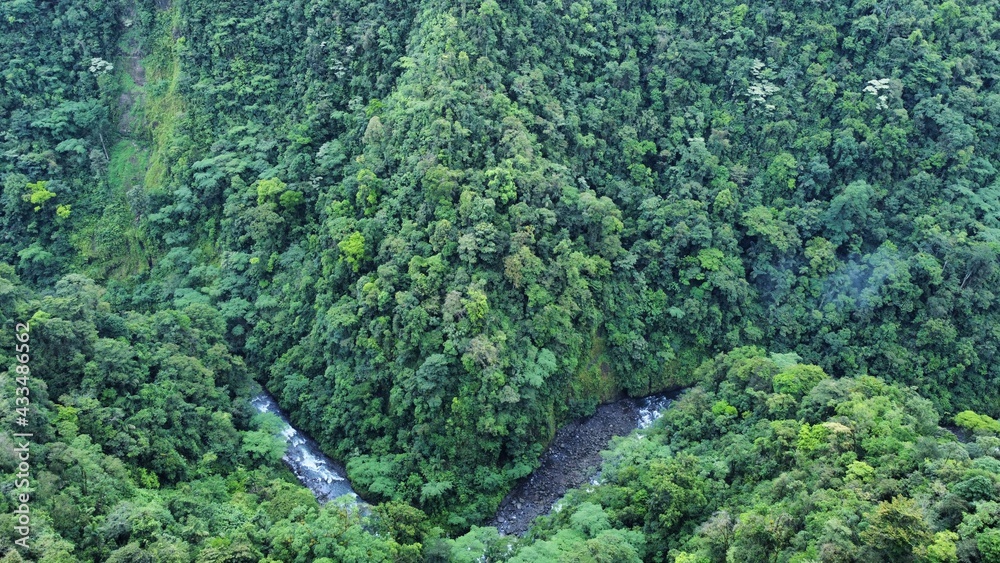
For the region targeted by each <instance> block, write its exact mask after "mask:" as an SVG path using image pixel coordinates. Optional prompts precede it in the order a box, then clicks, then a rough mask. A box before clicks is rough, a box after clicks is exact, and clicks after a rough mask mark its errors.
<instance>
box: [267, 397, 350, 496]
mask: <svg viewBox="0 0 1000 563" xmlns="http://www.w3.org/2000/svg"><path fill="white" fill-rule="evenodd" d="M250 404H251V405H253V407H254V408H255V409H257V411H258V412H266V413H271V414H273V415H275V416H277V417H278V418H280V419H281V422H282V429H281V436H282V437H283V438H284V439H285V443H287V444H288V449H287V450H286V451H285V456H284V457H283V458H281V459H282V460H283V461H284V462H285V464H286V465H288V467H289V468H291V470H292V473H294V474H295V476H296V477H298V479H299V481H300V482H301V483H302V484H303V485H305V486H306V487H307V488H308V489H309V490H310V491H312V492H313V494H314V495H316V500H318V501H319V502H320V503H326V502H329V501H331V500H333V499H335V498H337V497H341V496H344V495H348V496H349V497H350V499H351V501H352V502H355V503H356V502H358V495H357V494H356V493H355V492H354V489H352V488H351V484H350V483H349V482H348V481H347V477H346V475H347V473H346V472H345V471H344V468H343V467H342V466H341V465H340V464H339V463H337V462H335V461H333V460H332V459H330V458H329V457H327V456H326V454H324V453H323V450H321V449H320V448H319V444H317V443H316V442H315V441H314V440H313V439H312V438H310V437H309V436H307V435H305V434H303V433H302V432H299V431H298V430H296V429H295V428H293V427H292V424H291V423H290V422H289V421H288V417H287V416H285V413H284V412H282V411H281V409H280V408H279V407H278V403H277V401H275V400H274V397H272V396H271V395H269V394H267V393H263V394H260V395H257V396H256V397H254V398H253V400H251V401H250Z"/></svg>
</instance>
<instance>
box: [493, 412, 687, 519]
mask: <svg viewBox="0 0 1000 563" xmlns="http://www.w3.org/2000/svg"><path fill="white" fill-rule="evenodd" d="M675 396H676V395H673V394H671V395H652V396H650V397H646V398H644V399H622V400H620V401H616V402H614V403H610V404H607V405H601V406H600V407H597V411H596V412H595V413H594V414H593V415H591V416H590V417H589V418H586V419H582V420H576V421H573V422H571V423H569V424H567V425H566V426H564V427H563V428H561V429H559V431H558V432H556V435H555V438H554V439H553V440H552V443H551V444H550V445H549V448H548V449H547V450H546V451H545V453H544V454H542V458H541V460H540V463H541V465H540V466H539V467H538V469H536V470H535V471H534V472H533V473H532V474H531V475H529V476H528V477H527V478H525V479H524V480H522V481H521V482H520V483H518V484H517V485H516V486H515V487H514V489H513V490H512V491H511V492H510V494H508V495H507V497H506V498H504V499H503V501H502V502H501V503H500V508H499V509H498V510H497V514H496V516H495V517H494V518H493V520H492V521H491V522H490V523H489V524H488V525H490V526H495V527H496V528H497V529H498V530H499V531H500V533H501V534H504V535H510V534H516V535H521V534H523V533H524V532H526V531H527V530H528V528H529V527H530V525H531V521H532V520H534V519H535V518H536V517H537V516H541V515H543V514H548V512H549V511H550V510H551V509H552V507H553V505H554V504H555V503H556V502H557V501H558V500H559V499H560V498H562V497H563V495H565V494H566V492H567V491H568V490H570V489H573V488H576V487H580V486H582V485H584V484H586V483H587V482H588V481H589V482H591V483H593V484H595V485H596V484H599V483H600V472H599V469H600V466H601V451H602V450H606V449H608V442H609V441H610V440H611V439H612V438H614V437H615V436H625V435H627V434H629V433H631V432H632V431H633V430H635V429H637V428H648V427H649V426H651V425H652V424H653V422H655V421H656V419H657V418H659V417H660V416H662V414H663V411H664V410H665V409H666V408H667V407H669V406H670V402H671V401H672V400H673V398H674V397H675Z"/></svg>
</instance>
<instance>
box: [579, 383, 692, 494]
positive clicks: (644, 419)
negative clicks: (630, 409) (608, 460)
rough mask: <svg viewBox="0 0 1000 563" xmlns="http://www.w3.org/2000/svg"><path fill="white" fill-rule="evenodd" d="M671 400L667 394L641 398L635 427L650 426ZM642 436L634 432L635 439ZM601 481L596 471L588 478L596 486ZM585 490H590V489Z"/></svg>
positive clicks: (599, 473) (599, 474) (643, 427)
mask: <svg viewBox="0 0 1000 563" xmlns="http://www.w3.org/2000/svg"><path fill="white" fill-rule="evenodd" d="M672 402H673V399H671V398H670V397H668V396H667V395H652V396H649V397H646V398H645V399H643V400H642V403H640V404H639V421H638V423H636V428H637V429H639V430H643V429H646V428H649V427H650V426H652V425H653V423H654V422H656V421H657V420H659V418H660V417H662V416H663V413H664V412H666V410H667V407H669V406H670V403H672ZM642 437H643V436H642V434H636V438H637V439H640V440H641V439H642ZM601 483H602V481H601V472H600V471H598V472H597V474H596V475H594V476H593V477H591V478H590V484H591V485H595V486H596V485H600V484H601ZM587 492H591V490H588V491H587Z"/></svg>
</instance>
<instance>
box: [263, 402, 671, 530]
mask: <svg viewBox="0 0 1000 563" xmlns="http://www.w3.org/2000/svg"><path fill="white" fill-rule="evenodd" d="M673 397H674V395H653V396H650V397H646V398H645V399H622V400H620V401H616V402H614V403H610V404H607V405H601V406H600V407H598V408H597V411H596V412H595V413H594V414H593V415H592V416H590V417H588V418H586V419H581V420H575V421H573V422H570V423H569V424H567V425H566V426H564V427H563V428H561V429H559V431H558V432H556V435H555V438H554V439H553V440H552V443H551V444H550V445H549V448H548V449H547V450H546V451H545V453H544V454H542V458H541V460H540V463H541V465H540V466H539V468H538V469H536V470H535V471H534V472H533V473H532V474H531V475H530V476H528V477H527V478H526V479H524V480H522V481H521V482H520V483H518V484H517V486H515V487H514V489H513V490H512V491H511V492H510V494H508V495H507V497H506V498H505V499H504V500H503V502H501V503H500V508H499V510H498V511H497V514H496V517H495V518H494V519H493V520H492V521H491V522H490V523H489V525H490V526H496V527H497V529H498V530H499V531H500V533H501V534H518V535H520V534H523V533H524V532H525V531H527V529H528V527H529V525H530V524H531V521H532V520H534V519H535V517H537V516H540V515H542V514H547V513H548V512H549V510H551V509H552V506H553V505H554V504H555V503H556V501H558V500H559V499H560V498H562V496H563V495H565V494H566V491H568V490H569V489H572V488H575V487H579V486H582V485H584V484H586V483H587V482H588V481H590V482H591V483H593V484H599V483H600V472H599V468H600V465H601V456H600V452H601V451H602V450H606V449H607V448H608V442H609V441H610V440H611V438H613V437H615V436H625V435H627V434H629V433H630V432H632V431H633V430H635V429H636V428H648V427H649V426H650V425H652V424H653V422H654V421H655V420H656V419H657V418H659V417H660V416H661V415H662V414H663V411H664V410H665V409H666V408H667V407H668V406H670V402H671V400H672V399H673ZM250 403H251V404H252V405H253V406H254V408H256V409H257V411H258V412H262V413H265V412H266V413H271V414H273V415H275V416H277V417H278V418H279V419H280V420H281V422H282V424H283V427H282V431H281V435H282V436H283V437H284V439H285V442H286V443H287V444H288V449H287V451H286V452H285V456H284V457H283V458H282V459H283V460H284V461H285V463H286V464H287V465H288V467H290V468H291V470H292V472H293V473H295V476H296V477H297V478H298V479H299V481H300V482H301V483H302V484H303V485H305V486H306V487H308V488H309V490H311V491H312V492H313V494H314V495H316V499H317V500H318V501H319V502H320V503H326V502H329V501H331V500H333V499H335V498H338V497H341V496H344V495H350V497H351V500H352V502H354V503H358V504H363V501H361V500H360V499H359V498H358V496H357V494H356V493H355V492H354V490H353V489H352V488H351V484H350V483H349V482H348V480H347V477H346V475H347V474H346V472H345V471H344V468H343V467H342V466H341V465H340V464H338V463H337V462H335V461H333V460H332V459H330V458H329V457H327V456H326V455H325V454H324V453H323V451H322V450H320V448H319V445H318V444H317V443H316V442H315V441H313V440H312V438H310V437H309V436H307V435H305V434H303V433H302V432H300V431H298V430H296V429H295V428H293V427H292V425H291V423H290V422H289V421H288V417H287V416H285V413H284V412H282V411H281V409H280V408H279V407H278V403H277V402H276V401H275V400H274V397H272V396H271V395H269V394H267V393H262V394H260V395H258V396H256V397H254V398H253V400H252V401H250Z"/></svg>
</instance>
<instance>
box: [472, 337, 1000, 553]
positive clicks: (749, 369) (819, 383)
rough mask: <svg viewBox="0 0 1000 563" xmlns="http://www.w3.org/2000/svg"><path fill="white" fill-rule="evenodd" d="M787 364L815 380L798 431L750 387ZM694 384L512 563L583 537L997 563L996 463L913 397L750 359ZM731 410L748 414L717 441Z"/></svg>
mask: <svg viewBox="0 0 1000 563" xmlns="http://www.w3.org/2000/svg"><path fill="white" fill-rule="evenodd" d="M769 364H770V365H769ZM778 366H781V367H780V369H781V371H780V372H779V373H800V374H810V373H811V374H814V376H813V378H814V379H815V380H816V381H815V382H814V383H813V384H811V386H810V388H809V389H808V390H807V391H805V392H804V393H803V394H801V395H796V396H795V398H793V399H791V401H792V404H791V406H790V408H789V410H788V411H787V412H791V413H797V414H795V415H793V416H795V417H797V418H793V419H787V418H782V417H783V416H785V413H774V412H769V411H767V410H766V409H759V408H756V405H759V404H764V405H766V404H769V403H773V400H772V398H773V397H774V396H776V395H781V394H782V393H779V392H777V391H778V389H775V390H774V392H771V391H767V390H765V391H760V390H758V387H757V385H758V383H759V384H760V385H761V387H763V382H764V380H765V379H766V377H761V376H763V375H765V374H768V373H774V372H777V371H778V369H779V367H778ZM698 371H699V373H700V374H701V376H702V377H703V380H702V383H701V384H699V385H698V386H696V387H693V388H691V389H689V390H687V391H686V392H685V393H684V394H683V395H682V396H681V398H680V399H679V400H678V401H677V402H676V403H675V404H674V405H673V406H671V407H670V409H668V410H667V411H666V413H665V414H664V416H663V418H662V422H661V423H658V424H657V425H656V426H654V427H653V428H651V429H649V430H646V431H643V432H642V433H641V434H640V435H639V436H632V437H629V438H625V439H622V440H620V441H619V442H617V443H616V444H615V445H614V447H613V448H612V449H611V451H610V452H608V453H607V454H606V457H605V463H604V466H603V467H602V472H601V482H600V484H599V485H590V486H588V487H587V488H586V489H585V490H575V491H571V492H570V493H569V494H568V495H567V496H566V497H564V498H563V499H562V500H561V501H559V503H558V504H557V507H558V509H557V510H554V511H553V512H552V513H551V514H550V515H549V516H546V517H543V518H540V519H538V520H537V521H536V522H535V526H534V528H532V529H531V531H530V532H529V533H528V535H527V536H526V537H527V538H528V540H522V541H521V542H519V543H517V544H515V546H514V554H513V555H512V556H511V557H510V558H509V560H510V561H535V560H546V559H545V558H546V557H548V559H547V560H551V561H561V560H574V559H572V557H583V556H582V555H570V554H573V553H579V552H574V551H571V550H572V549H573V548H574V546H576V545H577V543H576V542H579V541H580V540H579V537H580V536H581V535H583V534H591V535H593V534H599V535H603V534H610V533H621V534H628V533H631V532H632V531H634V530H639V529H641V530H642V532H643V534H644V536H645V542H642V543H636V544H632V545H633V546H634V547H635V548H636V553H637V554H638V556H639V558H640V559H641V560H644V561H662V560H667V561H686V562H701V563H704V562H714V561H720V562H722V561H760V562H767V561H797V562H805V561H815V560H837V561H854V560H871V561H885V562H890V561H892V562H897V561H924V562H931V561H935V562H938V561H940V562H945V561H949V562H957V561H960V560H961V561H976V560H983V561H989V560H992V559H991V558H992V557H993V552H994V551H996V550H995V549H994V547H995V546H994V544H996V545H1000V542H996V541H994V540H995V538H994V536H995V535H996V534H995V533H994V532H995V525H996V524H997V523H1000V506H998V505H997V504H996V501H995V500H994V499H995V495H996V491H997V488H996V483H997V482H998V480H1000V463H998V461H997V458H996V455H997V453H996V452H998V451H1000V450H993V451H992V452H991V453H987V452H985V451H984V450H983V449H982V448H981V447H980V446H979V445H977V444H972V443H967V444H962V443H960V442H958V441H957V440H956V438H955V437H954V436H953V435H952V434H950V433H948V432H947V431H945V430H943V429H941V428H939V427H937V426H936V421H937V414H936V413H934V412H933V411H930V412H928V411H927V404H926V401H925V400H923V399H921V398H920V397H919V396H917V395H916V394H915V393H914V392H913V391H912V390H910V389H905V388H901V387H897V386H893V385H888V384H885V383H884V382H881V381H879V380H876V379H874V378H871V377H867V376H861V377H855V378H846V379H841V380H838V381H834V380H831V379H829V378H826V377H821V376H820V375H819V374H821V373H822V372H819V371H818V370H817V368H815V366H810V365H805V364H801V363H798V362H796V361H795V360H794V359H793V357H792V356H789V355H783V354H772V355H770V356H767V355H765V353H764V351H763V350H760V349H757V348H750V349H746V348H744V349H737V350H733V351H732V352H730V353H728V354H722V355H719V356H718V357H716V358H715V359H714V360H710V361H708V362H705V364H704V365H703V366H701V368H700V369H699V370H698ZM756 378H760V379H756ZM775 379H777V378H775ZM785 396H787V397H791V395H785ZM730 404H741V405H746V409H747V410H746V412H747V415H746V416H741V417H739V418H737V419H734V420H732V421H731V422H729V424H728V425H727V426H726V427H725V431H724V432H720V427H719V426H718V424H717V423H716V419H717V417H719V416H720V414H724V413H725V411H726V410H727V408H726V405H730ZM981 439H991V440H992V439H993V438H992V436H986V435H983V436H982V438H981ZM737 515H738V516H737ZM478 553H480V554H481V553H482V551H479V552H478ZM821 554H822V555H821ZM623 557H624V556H623ZM578 560H588V559H578ZM622 560H628V559H622Z"/></svg>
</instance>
